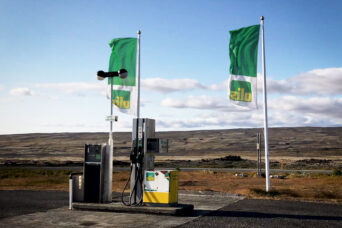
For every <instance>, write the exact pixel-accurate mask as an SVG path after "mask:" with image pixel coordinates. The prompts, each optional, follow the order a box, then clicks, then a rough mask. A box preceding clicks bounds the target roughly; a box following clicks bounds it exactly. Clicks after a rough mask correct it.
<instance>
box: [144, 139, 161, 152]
mask: <svg viewBox="0 0 342 228" xmlns="http://www.w3.org/2000/svg"><path fill="white" fill-rule="evenodd" d="M147 152H149V153H159V139H158V138H156V139H153V138H152V139H147Z"/></svg>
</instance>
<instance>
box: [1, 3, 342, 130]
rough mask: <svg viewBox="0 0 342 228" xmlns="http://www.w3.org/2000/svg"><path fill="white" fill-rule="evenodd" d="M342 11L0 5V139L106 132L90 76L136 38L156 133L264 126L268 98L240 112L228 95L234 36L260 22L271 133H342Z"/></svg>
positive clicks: (146, 112)
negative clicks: (116, 43)
mask: <svg viewBox="0 0 342 228" xmlns="http://www.w3.org/2000/svg"><path fill="white" fill-rule="evenodd" d="M341 9H342V2H341V1H199V0H194V1H52V0H51V1H49V0H45V1H37V0H35V1H30V0H25V1H19V0H11V1H4V0H0V27H1V30H0V106H1V109H0V126H1V128H0V134H13V133H28V132H88V131H102V132H103V131H107V130H108V123H107V122H105V120H104V119H105V116H106V115H108V113H109V100H107V99H106V98H105V92H106V91H105V90H106V87H105V83H104V82H99V81H97V80H96V77H95V74H96V72H97V71H98V70H101V69H102V70H106V69H107V68H108V61H109V56H110V52H111V50H110V48H109V45H108V43H109V41H110V40H111V39H112V38H118V37H136V31H137V30H138V29H140V30H142V40H141V45H142V46H141V79H142V96H141V98H142V103H143V106H142V108H141V112H142V117H148V118H155V119H156V120H157V130H192V129H220V128H223V129H227V128H246V127H262V123H263V119H262V102H261V96H259V109H258V110H255V111H244V110H241V109H239V108H236V107H234V106H232V105H231V104H229V101H228V100H227V98H226V97H227V95H226V94H227V91H226V88H225V84H226V80H227V79H228V77H229V71H228V69H229V53H228V43H229V30H234V29H237V28H240V27H244V26H249V25H253V24H258V23H259V22H260V20H259V18H260V16H262V15H263V16H265V41H266V69H267V79H268V81H267V82H268V91H269V120H270V127H287V126H341V124H342V98H341V93H342V66H341V63H340V62H341V59H342V52H341V50H342V44H341V40H342V32H341V29H340V27H341V26H340V24H341V21H342V15H341V13H340V11H341ZM259 50H261V48H260V47H259ZM260 56H261V52H260V51H259V67H258V72H259V73H261V58H260ZM183 82H184V83H183ZM185 82H186V83H185ZM179 84H180V85H179ZM185 84H187V85H185ZM259 88H261V84H260V86H259ZM260 92H261V91H260ZM260 95H261V93H260ZM116 114H117V115H119V122H117V123H115V126H114V127H115V130H116V131H127V130H130V128H131V119H132V116H129V115H125V114H121V113H116Z"/></svg>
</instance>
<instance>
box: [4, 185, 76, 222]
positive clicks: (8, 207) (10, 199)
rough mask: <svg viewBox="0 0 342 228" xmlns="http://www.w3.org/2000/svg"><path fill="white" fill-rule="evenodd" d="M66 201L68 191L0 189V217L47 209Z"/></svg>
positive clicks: (62, 204) (63, 204)
mask: <svg viewBox="0 0 342 228" xmlns="http://www.w3.org/2000/svg"><path fill="white" fill-rule="evenodd" d="M68 203H69V193H68V192H59V191H0V219H2V218H6V217H12V216H17V215H23V214H30V213H35V212H41V211H47V210H49V209H53V208H59V207H63V206H65V205H68ZM0 221H1V220H0ZM0 223H1V222H0Z"/></svg>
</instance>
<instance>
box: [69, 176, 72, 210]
mask: <svg viewBox="0 0 342 228" xmlns="http://www.w3.org/2000/svg"><path fill="white" fill-rule="evenodd" d="M69 209H70V210H72V176H71V175H70V178H69Z"/></svg>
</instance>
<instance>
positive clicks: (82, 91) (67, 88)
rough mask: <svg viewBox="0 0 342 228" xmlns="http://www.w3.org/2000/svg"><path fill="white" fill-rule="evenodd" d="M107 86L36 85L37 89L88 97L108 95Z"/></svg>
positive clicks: (70, 83) (82, 83) (80, 83)
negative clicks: (96, 94) (97, 94)
mask: <svg viewBox="0 0 342 228" xmlns="http://www.w3.org/2000/svg"><path fill="white" fill-rule="evenodd" d="M106 85H107V84H104V83H87V82H66V83H45V84H35V87H37V88H44V89H56V90H60V91H62V92H64V93H66V94H73V95H86V94H88V93H91V92H98V93H99V94H102V95H104V94H106Z"/></svg>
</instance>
